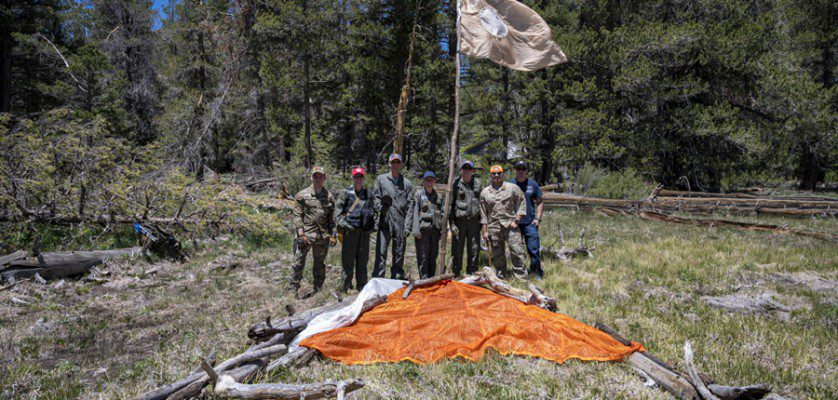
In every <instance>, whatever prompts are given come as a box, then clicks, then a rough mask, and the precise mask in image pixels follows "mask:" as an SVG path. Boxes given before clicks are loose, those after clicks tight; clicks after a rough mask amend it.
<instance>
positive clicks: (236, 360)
mask: <svg viewBox="0 0 838 400" xmlns="http://www.w3.org/2000/svg"><path fill="white" fill-rule="evenodd" d="M286 350H287V348H286V347H285V345H276V346H271V347H266V348H263V349H259V350H254V351H248V352H245V353H242V354H239V355H237V356H235V357H233V358H230V359H228V360H226V361H224V362H222V363H221V364H219V365H218V366H216V367H215V368H213V371H215V373H216V374H221V373H222V372H225V371H227V370H229V369H232V368H233V367H236V366H238V365H239V364H243V363H245V362H250V361H256V360H260V359H262V358H267V357H270V356H273V355H276V354H279V353H283V352H285V351H286ZM209 382H210V377H209V375H207V373H206V371H204V370H202V371H201V372H200V373H199V375H198V377H197V378H196V379H194V380H193V381H192V382H190V383H188V384H187V385H186V386H184V387H183V388H182V389H179V390H177V391H176V392H174V393H172V394H171V395H170V396H169V397H168V399H167V400H184V399H188V398H191V397H194V396H196V395H197V394H198V393H200V392H201V390H203V389H204V386H206V385H207V384H208V383H209Z"/></svg>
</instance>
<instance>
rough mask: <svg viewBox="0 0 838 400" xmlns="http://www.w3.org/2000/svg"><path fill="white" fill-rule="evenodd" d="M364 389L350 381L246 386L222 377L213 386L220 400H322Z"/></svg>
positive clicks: (358, 380) (354, 381)
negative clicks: (341, 392)
mask: <svg viewBox="0 0 838 400" xmlns="http://www.w3.org/2000/svg"><path fill="white" fill-rule="evenodd" d="M362 387H364V381H363V380H360V379H351V380H346V381H339V382H331V381H326V382H321V383H309V384H303V385H288V384H284V383H260V384H252V385H246V384H241V383H238V382H236V381H235V380H234V379H233V378H232V377H230V376H227V375H222V376H221V378H220V379H219V381H218V383H217V384H216V385H215V395H216V396H218V397H222V398H239V399H281V400H285V399H302V398H304V399H307V400H308V399H322V398H329V397H336V396H337V395H338V392H339V391H340V390H343V391H344V392H353V391H355V390H358V389H360V388H362Z"/></svg>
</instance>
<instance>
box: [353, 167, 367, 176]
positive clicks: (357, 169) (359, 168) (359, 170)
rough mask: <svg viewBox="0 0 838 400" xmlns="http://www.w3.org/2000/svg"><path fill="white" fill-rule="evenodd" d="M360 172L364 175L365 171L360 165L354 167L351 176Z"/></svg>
mask: <svg viewBox="0 0 838 400" xmlns="http://www.w3.org/2000/svg"><path fill="white" fill-rule="evenodd" d="M358 174H361V176H366V175H367V173H366V172H365V171H364V169H363V168H361V167H355V168H353V169H352V177H353V178H354V177H355V175H358Z"/></svg>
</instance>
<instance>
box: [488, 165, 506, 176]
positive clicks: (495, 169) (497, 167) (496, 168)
mask: <svg viewBox="0 0 838 400" xmlns="http://www.w3.org/2000/svg"><path fill="white" fill-rule="evenodd" d="M495 172H500V173H503V167H501V166H500V164H495V165H492V167H491V168H489V173H490V174H492V173H495Z"/></svg>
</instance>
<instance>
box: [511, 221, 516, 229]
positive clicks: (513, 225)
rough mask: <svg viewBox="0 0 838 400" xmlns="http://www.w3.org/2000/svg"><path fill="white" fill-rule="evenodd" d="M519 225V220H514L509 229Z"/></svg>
mask: <svg viewBox="0 0 838 400" xmlns="http://www.w3.org/2000/svg"><path fill="white" fill-rule="evenodd" d="M517 227H518V221H512V223H511V224H509V229H515V228H517Z"/></svg>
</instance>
